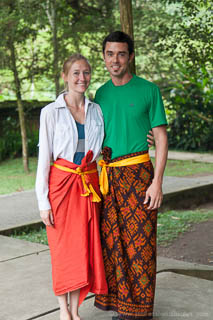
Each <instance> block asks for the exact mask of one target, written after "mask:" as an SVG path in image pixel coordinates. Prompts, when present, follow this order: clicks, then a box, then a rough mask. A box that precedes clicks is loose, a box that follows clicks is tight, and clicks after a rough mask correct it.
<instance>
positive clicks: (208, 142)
mask: <svg viewBox="0 0 213 320" xmlns="http://www.w3.org/2000/svg"><path fill="white" fill-rule="evenodd" d="M179 70H180V71H182V73H181V74H180V76H181V77H180V81H179V82H176V83H174V87H173V89H172V90H171V91H170V105H169V106H168V109H169V110H171V114H172V115H171V117H170V125H169V129H168V137H169V146H170V147H171V148H175V149H182V150H213V126H212V124H213V86H212V83H211V75H210V72H209V71H208V70H207V69H206V68H205V67H204V66H203V67H201V66H200V70H199V72H197V73H196V74H194V72H193V71H192V72H190V68H189V67H188V68H187V67H186V66H185V67H183V66H181V65H180V66H179Z"/></svg>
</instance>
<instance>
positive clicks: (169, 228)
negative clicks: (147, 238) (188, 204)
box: [157, 210, 213, 245]
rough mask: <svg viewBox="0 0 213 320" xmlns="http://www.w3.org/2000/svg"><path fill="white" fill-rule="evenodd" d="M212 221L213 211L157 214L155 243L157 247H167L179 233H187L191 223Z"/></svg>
mask: <svg viewBox="0 0 213 320" xmlns="http://www.w3.org/2000/svg"><path fill="white" fill-rule="evenodd" d="M210 219H213V210H202V211H201V210H195V211H192V210H187V211H174V210H172V211H168V212H164V213H159V214H158V232H157V241H158V244H159V245H168V244H169V243H171V242H172V241H173V240H174V239H176V238H177V237H178V236H179V235H180V234H181V233H183V232H185V231H187V230H188V229H189V228H190V227H191V225H192V224H193V223H199V222H202V221H207V220H210Z"/></svg>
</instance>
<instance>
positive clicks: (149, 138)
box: [147, 130, 155, 148]
mask: <svg viewBox="0 0 213 320" xmlns="http://www.w3.org/2000/svg"><path fill="white" fill-rule="evenodd" d="M147 142H148V147H149V148H151V147H153V146H154V145H155V139H154V136H153V132H152V130H149V133H148V134H147Z"/></svg>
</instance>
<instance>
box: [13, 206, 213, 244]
mask: <svg viewBox="0 0 213 320" xmlns="http://www.w3.org/2000/svg"><path fill="white" fill-rule="evenodd" d="M211 219H213V210H194V211H191V210H188V211H168V212H164V213H159V214H158V233H157V241H158V244H159V245H162V246H165V245H168V244H170V243H172V241H173V240H175V239H176V238H177V237H178V236H179V235H180V234H181V233H183V232H185V231H187V230H188V229H189V228H190V227H191V225H192V224H194V223H199V222H202V221H207V220H211ZM12 237H14V238H18V239H22V240H27V241H30V242H37V243H41V244H47V236H46V229H45V228H44V227H43V228H42V227H41V228H40V229H39V230H38V231H37V230H29V229H26V230H24V231H21V232H15V233H14V234H13V235H12Z"/></svg>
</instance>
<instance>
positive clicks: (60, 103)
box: [55, 92, 92, 114]
mask: <svg viewBox="0 0 213 320" xmlns="http://www.w3.org/2000/svg"><path fill="white" fill-rule="evenodd" d="M65 94H66V92H63V93H61V94H60V95H59V96H58V97H57V99H56V100H55V102H56V103H55V108H56V109H59V108H66V101H65V99H64V95H65ZM91 104H92V102H91V101H90V100H89V99H87V98H86V97H85V114H86V112H87V109H88V107H89V106H90V105H91Z"/></svg>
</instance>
